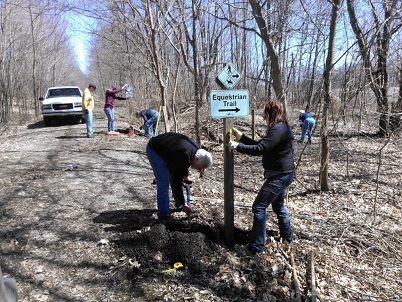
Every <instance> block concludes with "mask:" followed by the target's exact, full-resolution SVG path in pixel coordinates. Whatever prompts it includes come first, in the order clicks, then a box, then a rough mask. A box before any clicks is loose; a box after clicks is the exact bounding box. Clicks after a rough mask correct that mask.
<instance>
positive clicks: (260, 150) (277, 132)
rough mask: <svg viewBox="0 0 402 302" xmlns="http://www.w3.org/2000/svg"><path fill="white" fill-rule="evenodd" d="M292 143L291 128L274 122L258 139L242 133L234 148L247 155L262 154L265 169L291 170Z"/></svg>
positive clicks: (292, 158) (292, 160) (292, 161)
mask: <svg viewBox="0 0 402 302" xmlns="http://www.w3.org/2000/svg"><path fill="white" fill-rule="evenodd" d="M293 144H294V136H293V132H292V129H290V127H289V126H288V125H285V124H275V125H274V126H272V127H271V128H268V129H267V130H266V132H265V136H264V137H263V138H262V139H261V140H259V141H255V140H252V139H251V138H249V137H247V136H245V135H242V137H241V139H240V144H239V145H238V146H237V148H236V150H237V151H239V152H240V153H244V154H248V155H260V156H261V155H262V165H263V167H264V170H265V171H274V172H291V171H293V170H294V169H295V164H294V150H293V149H294V148H293Z"/></svg>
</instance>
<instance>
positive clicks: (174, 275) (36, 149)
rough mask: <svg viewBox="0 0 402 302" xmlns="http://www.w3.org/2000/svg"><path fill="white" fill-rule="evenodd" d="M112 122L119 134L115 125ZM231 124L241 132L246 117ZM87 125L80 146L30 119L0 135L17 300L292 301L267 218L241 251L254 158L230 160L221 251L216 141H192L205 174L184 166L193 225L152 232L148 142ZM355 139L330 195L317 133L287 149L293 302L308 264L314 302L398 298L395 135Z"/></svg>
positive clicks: (342, 140) (1, 247)
mask: <svg viewBox="0 0 402 302" xmlns="http://www.w3.org/2000/svg"><path fill="white" fill-rule="evenodd" d="M116 125H117V128H121V129H126V128H127V127H128V126H129V125H128V124H127V123H126V122H125V121H124V120H123V119H122V118H119V117H117V118H116ZM138 126H139V125H137V129H138V128H139V127H138ZM239 127H240V128H241V129H242V130H244V132H246V133H247V132H249V130H248V129H249V124H248V122H247V121H244V120H241V122H240V123H239ZM188 128H191V127H187V129H188ZM218 128H219V127H218ZM351 128H353V127H351ZM211 129H216V126H214V128H212V126H211ZM94 130H95V135H94V137H93V138H89V139H88V138H86V136H85V125H84V124H69V123H58V124H56V125H53V126H51V127H44V125H43V123H42V121H40V120H38V121H37V122H34V123H30V124H28V125H25V126H15V127H9V128H3V129H2V131H1V133H0V137H1V140H2V144H1V147H0V151H1V154H2V155H1V167H2V168H1V170H0V177H1V178H0V194H1V199H0V223H1V229H0V235H1V239H0V254H1V259H0V265H1V268H2V270H3V273H4V274H5V275H7V276H9V277H11V278H14V279H15V280H16V281H17V286H18V296H19V301H27V302H36V301H55V302H56V301H74V302H75V301H77V302H78V301H96V302H98V301H296V289H295V284H294V280H293V277H292V266H291V261H290V257H289V256H290V254H289V252H287V251H285V250H284V249H283V247H282V245H281V244H279V243H278V228H277V225H276V217H275V216H274V215H273V213H272V211H269V212H268V214H267V215H268V222H267V228H268V238H267V242H266V253H265V254H264V255H262V256H253V255H249V254H248V253H246V250H245V248H244V246H245V244H246V243H247V237H248V232H249V230H250V228H251V224H252V213H251V208H250V207H251V203H252V201H253V200H254V197H255V195H256V193H257V192H258V190H259V187H260V185H261V183H262V168H261V162H260V160H261V159H260V158H253V157H247V156H244V155H240V154H236V155H235V169H236V173H235V176H236V180H235V245H234V246H228V245H227V244H226V240H225V231H224V225H225V221H224V208H223V146H222V144H220V143H219V141H211V139H210V138H206V137H203V144H204V145H205V146H206V147H207V148H209V149H210V151H211V152H212V154H213V158H214V165H213V167H212V169H210V170H209V171H207V172H206V173H205V175H204V177H202V178H201V176H200V175H199V174H198V173H196V172H195V171H194V170H192V171H191V172H192V175H191V177H192V178H194V179H195V180H196V182H195V185H194V187H193V189H192V197H193V199H192V206H193V207H194V209H195V210H196V213H194V214H193V216H192V220H191V225H189V224H188V221H187V217H186V215H185V214H184V213H183V212H173V213H172V219H171V221H169V222H167V223H166V224H160V223H157V219H156V218H157V217H156V202H155V195H156V192H155V191H156V187H155V186H154V185H152V180H153V174H152V170H151V169H150V165H149V163H148V160H147V158H146V155H145V145H146V142H147V139H146V138H144V137H142V136H141V135H135V136H134V137H128V136H127V135H126V134H121V135H120V136H119V137H110V136H106V135H105V131H106V120H105V118H104V115H103V114H102V112H99V113H98V114H97V115H96V117H95V121H94ZM353 130H354V129H351V130H350V131H349V132H348V133H346V134H347V135H346V136H344V137H340V136H331V148H332V149H331V150H332V153H331V168H330V180H331V190H330V191H328V192H320V190H319V185H318V170H319V165H320V157H319V153H320V144H319V143H318V141H319V138H318V137H316V143H315V144H313V145H307V146H305V145H303V144H302V145H297V146H296V147H297V150H296V158H295V160H296V161H297V162H298V161H299V158H300V159H301V160H300V162H299V165H298V170H297V179H296V180H295V182H294V183H293V184H292V186H291V187H290V188H289V195H288V202H287V207H288V210H289V213H290V215H291V220H292V225H293V228H294V233H295V245H294V247H293V252H292V255H293V256H294V259H295V269H296V271H297V278H296V279H297V280H298V285H299V287H300V295H301V297H302V299H303V301H310V299H311V298H312V292H311V277H310V276H311V263H310V260H311V257H312V255H313V257H314V263H315V268H314V269H315V278H316V280H317V283H316V286H317V291H318V296H319V298H320V300H321V301H351V300H354V301H356V300H359V301H401V300H402V290H401V288H402V283H401V280H402V270H401V267H402V256H401V252H400V251H401V248H402V228H401V224H402V223H401V217H402V214H401V188H402V187H401V180H400V174H401V171H402V169H401V166H402V164H401V158H402V152H401V147H400V146H401V140H400V138H399V137H397V136H395V137H392V138H391V139H390V140H387V139H386V138H380V137H377V136H375V135H365V136H364V135H363V136H362V135H360V134H359V135H356V133H355V132H354V131H353ZM213 131H215V135H216V136H217V137H218V136H219V133H220V132H221V131H222V130H221V128H220V129H218V130H213ZM219 131H220V132H219ZM183 133H185V134H188V135H192V133H186V132H185V131H183ZM317 133H318V131H317ZM137 134H138V133H137ZM295 134H296V135H297V136H298V135H299V134H298V129H295ZM381 147H383V149H381ZM380 149H381V150H382V153H381V159H382V161H381V166H380V169H379V171H380V172H379V174H378V175H377V171H378V158H379V154H380V153H379V152H380V151H379V150H380ZM71 164H76V165H77V168H74V169H72V170H69V169H67V168H68V167H69V165H71ZM172 208H174V205H173V204H172ZM179 262H180V263H181V264H182V266H180V267H178V268H177V269H173V268H174V265H175V264H177V263H179ZM169 269H171V270H170V271H166V270H169Z"/></svg>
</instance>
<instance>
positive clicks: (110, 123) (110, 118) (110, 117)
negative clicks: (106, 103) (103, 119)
mask: <svg viewBox="0 0 402 302" xmlns="http://www.w3.org/2000/svg"><path fill="white" fill-rule="evenodd" d="M103 111H105V114H106V116H107V131H108V132H110V131H114V109H113V108H105V109H104V110H103Z"/></svg>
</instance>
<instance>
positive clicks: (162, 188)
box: [146, 143, 170, 217]
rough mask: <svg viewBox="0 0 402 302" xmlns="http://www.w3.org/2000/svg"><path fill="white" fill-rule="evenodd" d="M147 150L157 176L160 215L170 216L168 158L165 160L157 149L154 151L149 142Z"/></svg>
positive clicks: (157, 198) (157, 197) (157, 199)
mask: <svg viewBox="0 0 402 302" xmlns="http://www.w3.org/2000/svg"><path fill="white" fill-rule="evenodd" d="M146 152H147V156H148V160H149V163H150V164H151V167H152V170H153V172H154V175H155V178H156V201H157V205H158V217H163V216H169V215H170V209H169V202H170V200H169V185H170V174H169V170H168V167H167V163H166V160H164V159H163V158H162V157H161V156H160V155H159V154H158V153H157V152H156V151H154V150H153V149H152V148H151V147H150V146H149V143H148V144H147V147H146Z"/></svg>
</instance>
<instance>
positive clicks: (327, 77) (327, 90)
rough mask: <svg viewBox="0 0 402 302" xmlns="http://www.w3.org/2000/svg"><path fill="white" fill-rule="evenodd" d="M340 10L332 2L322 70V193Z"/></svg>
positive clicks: (337, 1)
mask: <svg viewBox="0 0 402 302" xmlns="http://www.w3.org/2000/svg"><path fill="white" fill-rule="evenodd" d="M339 8H340V0H334V1H333V2H332V12H331V24H330V28H329V41H328V54H327V59H326V63H325V70H324V108H323V114H322V121H321V167H320V185H321V190H322V191H327V190H329V179H328V166H329V153H330V152H329V151H330V146H329V138H328V112H329V108H330V104H331V72H332V67H333V63H332V61H333V53H334V40H335V35H336V25H337V20H338V14H339Z"/></svg>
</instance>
